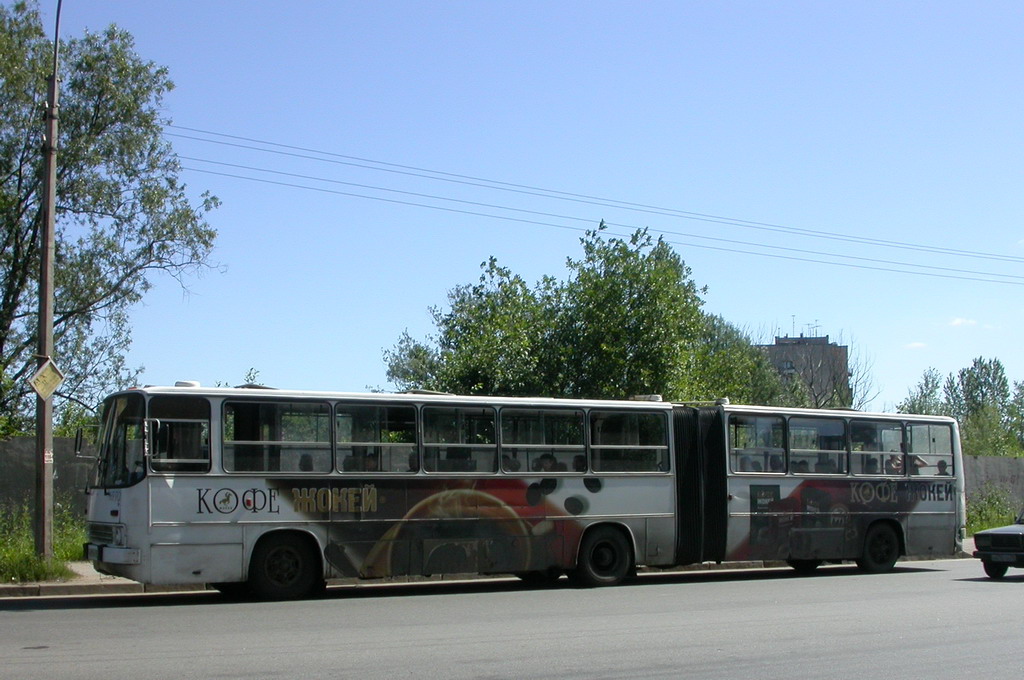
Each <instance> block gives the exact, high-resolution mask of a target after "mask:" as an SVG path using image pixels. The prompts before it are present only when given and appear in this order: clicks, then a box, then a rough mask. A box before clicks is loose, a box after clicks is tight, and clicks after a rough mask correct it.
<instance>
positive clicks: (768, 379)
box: [693, 315, 808, 406]
mask: <svg viewBox="0 0 1024 680" xmlns="http://www.w3.org/2000/svg"><path fill="white" fill-rule="evenodd" d="M694 358H695V365H694V370H693V376H694V379H695V394H696V397H695V398H696V399H699V400H710V399H715V398H717V397H729V399H730V400H732V401H734V402H738V403H743V404H765V405H773V406H805V405H808V396H807V394H806V391H805V390H804V386H803V383H802V382H801V381H783V380H782V378H781V376H780V375H779V372H778V371H777V370H776V368H775V366H773V365H772V363H771V361H769V359H768V356H767V354H766V353H765V352H764V350H763V349H761V348H759V347H756V346H755V345H754V344H753V343H752V342H751V341H750V338H748V337H747V336H746V334H744V333H743V332H742V331H741V330H740V329H739V328H737V327H736V326H734V325H732V324H730V323H729V322H728V321H726V320H725V319H723V318H722V317H720V316H716V315H705V316H704V319H703V326H702V329H701V333H700V338H699V341H698V343H697V346H696V348H695V352H694Z"/></svg>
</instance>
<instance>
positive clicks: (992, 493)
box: [967, 484, 1020, 536]
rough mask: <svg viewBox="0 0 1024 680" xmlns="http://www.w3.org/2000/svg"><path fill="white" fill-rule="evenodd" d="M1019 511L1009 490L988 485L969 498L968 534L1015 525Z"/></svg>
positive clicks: (995, 485)
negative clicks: (1014, 521)
mask: <svg viewBox="0 0 1024 680" xmlns="http://www.w3.org/2000/svg"><path fill="white" fill-rule="evenodd" d="M1018 510H1020V508H1018V507H1016V506H1015V505H1014V504H1013V497H1012V495H1011V494H1010V491H1009V490H1008V489H1006V488H1005V487H1002V486H999V485H997V484H986V485H985V486H983V487H981V488H980V489H978V490H977V491H975V492H973V493H972V494H971V495H970V496H968V497H967V534H968V535H969V536H973V535H974V534H975V533H977V532H979V531H983V530H984V529H991V528H993V527H1001V526H1006V525H1007V524H1013V520H1014V518H1015V517H1016V516H1017V511H1018Z"/></svg>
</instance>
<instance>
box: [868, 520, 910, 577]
mask: <svg viewBox="0 0 1024 680" xmlns="http://www.w3.org/2000/svg"><path fill="white" fill-rule="evenodd" d="M899 556H900V539H899V537H898V536H897V535H896V531H895V530H894V529H893V528H892V525H890V524H888V523H885V522H878V523H875V524H872V525H871V527H870V528H869V529H868V533H867V535H866V536H865V537H864V553H863V554H862V555H861V557H860V559H858V560H857V566H858V567H860V569H861V571H865V572H867V573H869V574H880V573H882V572H886V571H891V570H892V568H893V566H895V564H896V560H897V559H899Z"/></svg>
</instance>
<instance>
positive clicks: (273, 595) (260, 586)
mask: <svg viewBox="0 0 1024 680" xmlns="http://www.w3.org/2000/svg"><path fill="white" fill-rule="evenodd" d="M321 572H322V566H321V564H320V560H319V559H318V557H317V554H316V552H315V551H314V550H313V548H312V546H311V541H310V540H309V539H306V538H304V537H302V536H299V535H298V534H294V533H287V534H280V535H277V534H271V535H270V536H267V537H265V538H263V539H261V540H260V542H259V543H257V544H256V548H255V549H254V550H253V551H252V560H251V561H250V562H249V585H250V586H251V588H252V590H253V592H254V593H255V594H256V596H257V597H260V598H262V599H264V600H294V599H298V598H302V597H309V596H311V595H314V594H316V593H317V592H319V591H321V590H322V589H323V585H324V580H323V574H322V573H321Z"/></svg>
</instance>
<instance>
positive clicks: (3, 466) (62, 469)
mask: <svg viewBox="0 0 1024 680" xmlns="http://www.w3.org/2000/svg"><path fill="white" fill-rule="evenodd" d="M74 448H75V442H74V440H73V439H62V438H57V437H55V438H54V440H53V471H54V479H53V493H54V499H55V501H56V502H59V503H70V504H71V506H72V508H73V509H75V510H76V511H78V512H80V513H82V514H83V515H84V514H85V494H84V493H82V490H83V489H85V487H86V485H87V484H88V483H89V481H90V480H91V479H92V471H93V469H94V467H95V465H96V461H94V460H87V459H84V458H75V451H74ZM35 450H36V440H35V438H33V437H15V438H14V439H10V440H8V441H0V505H7V504H10V503H17V504H21V503H27V504H29V507H32V503H33V499H34V498H35V488H36V466H35V460H36V455H35Z"/></svg>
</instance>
